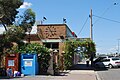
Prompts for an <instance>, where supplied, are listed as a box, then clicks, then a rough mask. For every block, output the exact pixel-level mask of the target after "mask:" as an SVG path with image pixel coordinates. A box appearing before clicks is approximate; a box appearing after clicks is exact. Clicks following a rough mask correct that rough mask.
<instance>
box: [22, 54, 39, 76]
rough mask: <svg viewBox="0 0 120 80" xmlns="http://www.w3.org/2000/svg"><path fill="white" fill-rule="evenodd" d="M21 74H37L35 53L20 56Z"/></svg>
mask: <svg viewBox="0 0 120 80" xmlns="http://www.w3.org/2000/svg"><path fill="white" fill-rule="evenodd" d="M21 73H22V74H24V75H36V74H38V61H37V54H35V53H34V54H32V53H26V54H24V53H22V54H21Z"/></svg>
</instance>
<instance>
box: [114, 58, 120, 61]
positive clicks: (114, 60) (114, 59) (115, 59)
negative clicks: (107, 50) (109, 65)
mask: <svg viewBox="0 0 120 80" xmlns="http://www.w3.org/2000/svg"><path fill="white" fill-rule="evenodd" d="M112 60H113V61H115V60H120V59H119V58H112Z"/></svg>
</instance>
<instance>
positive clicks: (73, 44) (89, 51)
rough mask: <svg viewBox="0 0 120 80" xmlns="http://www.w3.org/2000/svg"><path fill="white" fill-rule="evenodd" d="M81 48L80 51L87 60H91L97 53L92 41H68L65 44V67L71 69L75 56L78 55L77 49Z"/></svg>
mask: <svg viewBox="0 0 120 80" xmlns="http://www.w3.org/2000/svg"><path fill="white" fill-rule="evenodd" d="M78 47H80V51H81V52H82V53H83V54H84V56H85V57H86V58H90V57H91V56H92V55H93V54H94V55H95V53H96V48H95V43H94V42H93V41H92V40H90V39H86V40H82V41H80V40H68V41H66V42H65V54H64V59H65V60H64V67H65V69H69V68H70V67H71V66H72V65H73V61H74V54H76V50H77V48H78Z"/></svg>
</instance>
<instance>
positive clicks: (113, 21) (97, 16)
mask: <svg viewBox="0 0 120 80" xmlns="http://www.w3.org/2000/svg"><path fill="white" fill-rule="evenodd" d="M93 16H94V17H98V18H101V19H104V20H108V21H112V22H116V23H120V22H119V21H116V20H112V19H108V18H104V17H100V16H96V15H93Z"/></svg>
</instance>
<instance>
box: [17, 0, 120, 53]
mask: <svg viewBox="0 0 120 80" xmlns="http://www.w3.org/2000/svg"><path fill="white" fill-rule="evenodd" d="M24 1H25V2H26V4H25V5H26V6H22V7H21V8H22V9H19V11H24V10H25V9H26V7H27V8H32V9H33V11H35V13H36V20H37V21H40V20H42V18H43V16H45V17H46V18H47V20H46V21H44V24H51V23H63V21H62V20H63V18H66V20H67V23H66V24H67V25H68V26H69V27H70V29H71V30H72V31H74V32H75V33H76V34H77V36H78V37H80V38H88V37H89V35H90V34H89V33H90V18H89V14H90V9H92V10H93V15H96V16H100V17H104V18H107V19H110V20H115V21H118V22H113V21H110V20H105V19H102V18H98V17H95V16H93V40H94V42H95V43H96V47H97V52H98V53H112V52H114V53H115V52H117V49H118V39H120V23H119V22H120V0H24ZM114 3H116V5H114ZM86 19H88V20H87V22H86V24H85V25H84V23H85V21H86ZM83 25H84V26H83ZM82 27H83V29H82V31H81V28H82ZM80 31H81V33H80V34H79V35H78V33H79V32H80Z"/></svg>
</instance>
